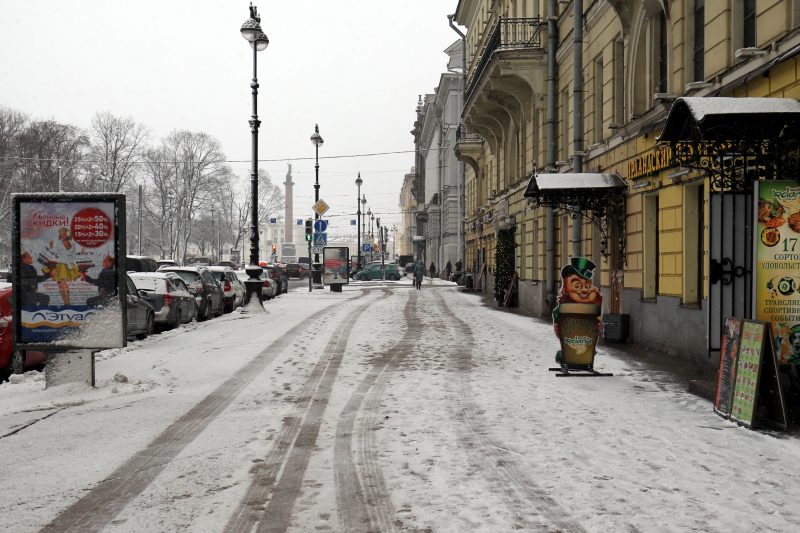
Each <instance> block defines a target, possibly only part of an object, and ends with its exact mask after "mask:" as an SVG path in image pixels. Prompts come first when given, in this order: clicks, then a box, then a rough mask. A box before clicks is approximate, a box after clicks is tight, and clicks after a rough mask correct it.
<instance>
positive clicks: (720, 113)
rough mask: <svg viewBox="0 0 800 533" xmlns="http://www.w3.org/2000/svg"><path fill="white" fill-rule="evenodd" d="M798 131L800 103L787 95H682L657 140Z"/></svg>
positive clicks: (763, 136) (754, 136) (765, 136)
mask: <svg viewBox="0 0 800 533" xmlns="http://www.w3.org/2000/svg"><path fill="white" fill-rule="evenodd" d="M798 130H800V102H798V101H797V100H793V99H791V98H726V97H682V98H678V99H677V100H675V102H674V103H673V104H672V107H671V108H670V110H669V115H667V121H666V123H665V124H664V129H663V130H662V132H661V135H660V136H659V138H658V140H659V141H667V142H677V141H687V140H707V141H712V140H715V141H725V140H738V139H742V138H749V139H777V138H779V137H784V136H786V135H788V134H790V133H791V132H797V131H798Z"/></svg>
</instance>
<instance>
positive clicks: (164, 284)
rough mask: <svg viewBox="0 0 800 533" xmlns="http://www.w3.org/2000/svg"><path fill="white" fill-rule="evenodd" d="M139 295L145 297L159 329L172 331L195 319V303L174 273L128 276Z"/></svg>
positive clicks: (139, 273) (140, 273)
mask: <svg viewBox="0 0 800 533" xmlns="http://www.w3.org/2000/svg"><path fill="white" fill-rule="evenodd" d="M129 276H130V278H131V279H132V280H133V283H134V285H136V288H137V290H138V291H139V294H140V295H143V296H144V295H146V298H147V300H148V301H149V302H150V305H152V306H153V312H154V313H155V315H154V316H155V324H156V326H158V327H159V328H164V329H172V328H176V327H178V326H180V325H181V324H186V323H188V322H191V321H192V320H193V319H195V318H196V317H197V302H195V299H194V296H192V294H191V293H190V292H189V288H188V287H187V286H186V283H184V281H183V279H182V278H181V277H180V276H179V275H178V274H176V273H175V272H138V273H133V274H129Z"/></svg>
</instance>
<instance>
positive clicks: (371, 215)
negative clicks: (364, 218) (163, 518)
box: [367, 209, 375, 261]
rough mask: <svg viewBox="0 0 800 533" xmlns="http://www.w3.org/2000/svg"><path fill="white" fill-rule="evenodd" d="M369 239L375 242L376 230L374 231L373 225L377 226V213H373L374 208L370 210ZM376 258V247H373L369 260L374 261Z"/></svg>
mask: <svg viewBox="0 0 800 533" xmlns="http://www.w3.org/2000/svg"><path fill="white" fill-rule="evenodd" d="M367 214H368V215H369V240H370V242H372V243H374V242H375V232H374V231H373V227H374V226H375V215H374V214H372V209H370V210H369V213H367ZM374 258H375V248H374V247H373V248H371V249H370V251H369V260H370V261H372V260H373V259H374Z"/></svg>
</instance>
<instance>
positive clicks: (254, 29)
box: [239, 6, 264, 43]
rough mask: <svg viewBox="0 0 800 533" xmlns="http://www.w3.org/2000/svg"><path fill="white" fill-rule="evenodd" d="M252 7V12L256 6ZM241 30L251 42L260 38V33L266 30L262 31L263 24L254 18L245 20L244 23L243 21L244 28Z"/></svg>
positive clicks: (243, 35)
mask: <svg viewBox="0 0 800 533" xmlns="http://www.w3.org/2000/svg"><path fill="white" fill-rule="evenodd" d="M250 7H251V10H250V11H251V13H252V11H253V9H255V8H254V7H253V6H250ZM239 31H241V32H242V37H244V38H245V40H247V41H250V42H251V43H252V42H255V41H256V39H258V37H259V35H263V34H264V32H262V31H261V24H259V22H258V21H257V20H256V19H254V18H249V19H247V20H245V21H244V23H242V28H241V29H240V30H239Z"/></svg>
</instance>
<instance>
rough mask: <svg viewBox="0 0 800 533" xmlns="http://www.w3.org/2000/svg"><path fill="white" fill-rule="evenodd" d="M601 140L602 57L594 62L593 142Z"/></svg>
mask: <svg viewBox="0 0 800 533" xmlns="http://www.w3.org/2000/svg"><path fill="white" fill-rule="evenodd" d="M602 141H603V58H599V59H597V60H596V61H595V62H594V142H596V143H599V142H602Z"/></svg>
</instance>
